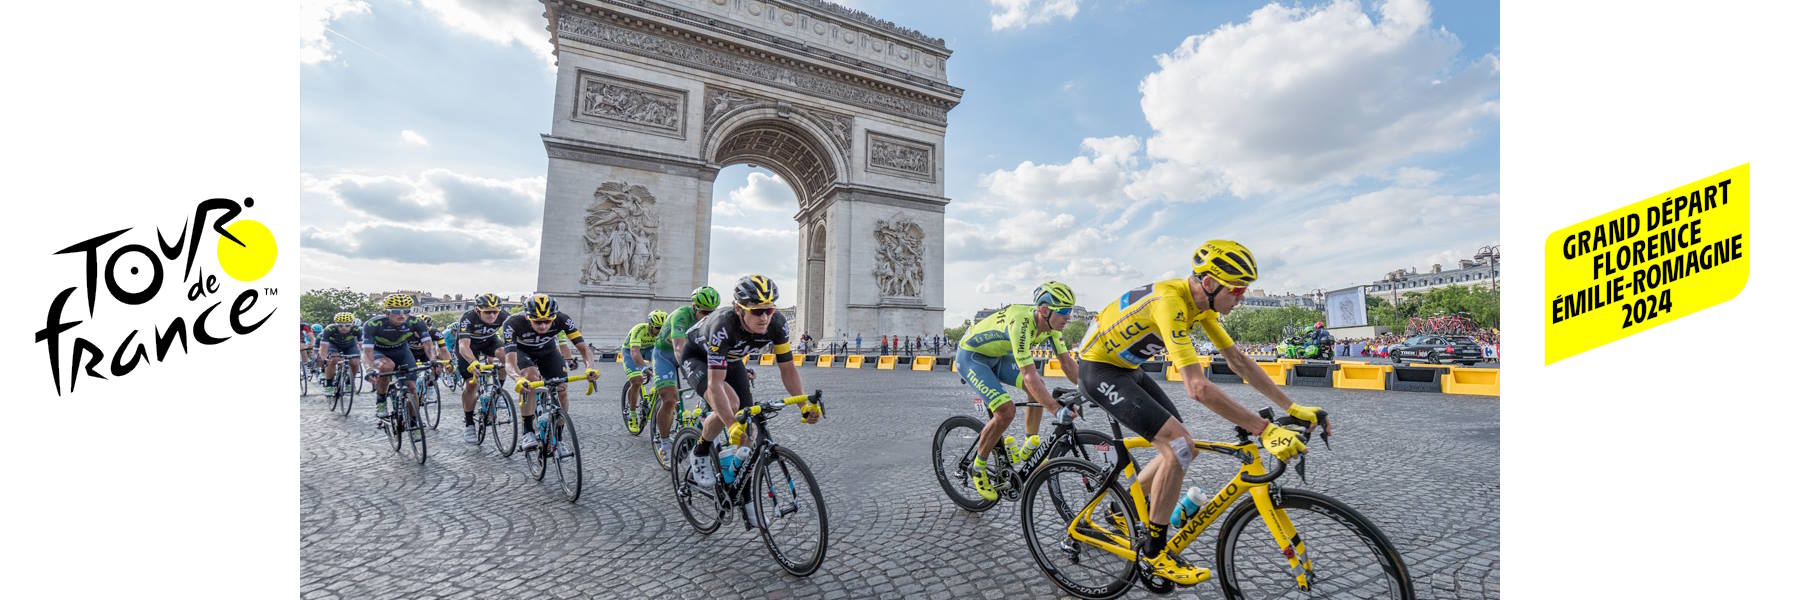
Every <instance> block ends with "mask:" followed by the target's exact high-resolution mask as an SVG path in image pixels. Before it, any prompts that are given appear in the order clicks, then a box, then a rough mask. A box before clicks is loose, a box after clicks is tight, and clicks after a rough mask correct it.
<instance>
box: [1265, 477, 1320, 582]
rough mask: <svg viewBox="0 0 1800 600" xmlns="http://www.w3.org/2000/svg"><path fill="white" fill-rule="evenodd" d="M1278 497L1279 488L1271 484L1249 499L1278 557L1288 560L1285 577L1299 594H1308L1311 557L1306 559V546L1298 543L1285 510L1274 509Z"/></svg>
mask: <svg viewBox="0 0 1800 600" xmlns="http://www.w3.org/2000/svg"><path fill="white" fill-rule="evenodd" d="M1280 497H1281V489H1280V488H1277V487H1275V486H1273V485H1270V486H1263V487H1259V488H1256V489H1253V490H1251V491H1250V499H1251V500H1252V501H1254V502H1256V512H1257V513H1258V514H1260V515H1262V519H1263V524H1265V525H1267V526H1268V527H1269V534H1270V535H1271V536H1274V538H1275V545H1277V546H1280V547H1281V555H1282V556H1283V557H1286V558H1287V561H1288V575H1290V576H1292V577H1293V578H1294V582H1295V583H1296V584H1298V585H1299V587H1300V590H1301V591H1310V590H1311V589H1312V580H1313V565H1312V558H1310V557H1308V556H1307V554H1306V543H1305V542H1302V541H1300V532H1298V531H1295V530H1294V522H1293V521H1291V520H1289V519H1288V515H1287V510H1286V509H1282V508H1277V507H1276V506H1275V500H1276V499H1278V498H1280Z"/></svg>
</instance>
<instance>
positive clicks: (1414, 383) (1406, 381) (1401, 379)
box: [1388, 365, 1445, 392]
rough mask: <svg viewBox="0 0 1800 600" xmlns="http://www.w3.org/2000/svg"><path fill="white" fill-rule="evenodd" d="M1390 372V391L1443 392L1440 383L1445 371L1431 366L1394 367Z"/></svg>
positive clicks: (1442, 386)
mask: <svg viewBox="0 0 1800 600" xmlns="http://www.w3.org/2000/svg"><path fill="white" fill-rule="evenodd" d="M1390 368H1391V369H1393V370H1392V371H1389V372H1388V389H1390V390H1393V391H1396V392H1443V391H1444V384H1443V383H1442V382H1441V381H1440V378H1441V377H1443V375H1444V371H1445V369H1438V368H1432V367H1429V366H1424V367H1420V366H1413V365H1406V366H1400V365H1394V366H1392V367H1390Z"/></svg>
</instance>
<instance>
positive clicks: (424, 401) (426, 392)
mask: <svg viewBox="0 0 1800 600" xmlns="http://www.w3.org/2000/svg"><path fill="white" fill-rule="evenodd" d="M437 379H438V380H440V381H442V380H443V378H442V377H438V378H437ZM438 387H439V386H436V385H428V386H425V387H424V388H423V389H421V390H419V392H420V393H419V416H420V419H421V422H422V423H424V425H425V426H426V427H430V428H431V430H432V431H437V428H438V421H439V420H442V419H443V418H444V397H443V396H442V395H441V394H440V393H439V392H438Z"/></svg>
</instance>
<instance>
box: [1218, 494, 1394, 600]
mask: <svg viewBox="0 0 1800 600" xmlns="http://www.w3.org/2000/svg"><path fill="white" fill-rule="evenodd" d="M1270 500H1271V501H1273V504H1274V508H1275V510H1276V511H1277V514H1278V515H1279V516H1281V517H1284V518H1285V520H1286V521H1288V522H1289V523H1291V524H1292V525H1291V527H1292V531H1291V532H1290V533H1288V534H1284V535H1282V536H1273V535H1271V534H1270V532H1269V530H1268V528H1267V525H1264V524H1265V523H1267V521H1265V520H1264V519H1263V518H1261V515H1260V514H1259V513H1258V512H1257V510H1256V503H1254V502H1240V503H1238V506H1237V508H1236V509H1235V510H1233V511H1231V515H1230V516H1228V517H1226V518H1225V521H1224V523H1223V524H1221V525H1220V526H1219V548H1218V555H1217V561H1218V565H1217V567H1218V568H1217V572H1218V575H1219V588H1220V589H1222V590H1224V592H1225V597H1226V598H1230V599H1233V600H1238V599H1243V598H1392V599H1395V600H1412V597H1413V588H1412V578H1411V576H1410V575H1408V574H1407V572H1406V564H1405V563H1404V562H1402V561H1401V560H1400V552H1399V551H1397V550H1395V549H1394V544H1393V542H1390V541H1388V539H1387V536H1386V535H1383V534H1382V533H1381V530H1380V529H1377V528H1376V527H1375V524H1374V523H1371V522H1369V519H1368V518H1366V517H1364V516H1362V514H1360V513H1358V512H1356V510H1355V509H1352V508H1350V507H1349V506H1347V505H1345V504H1344V503H1342V502H1339V501H1337V500H1335V499H1332V498H1331V497H1329V496H1326V495H1324V494H1319V493H1316V492H1309V491H1306V490H1295V489H1282V490H1280V493H1279V494H1277V495H1272V497H1271V498H1270ZM1281 520H1283V519H1282V518H1277V519H1276V521H1278V522H1279V521H1281ZM1280 537H1286V538H1288V540H1287V541H1285V542H1282V543H1277V539H1279V538H1280ZM1283 546H1291V548H1292V551H1293V557H1294V558H1293V559H1292V560H1291V561H1290V559H1288V558H1287V554H1286V550H1285V549H1284V548H1283Z"/></svg>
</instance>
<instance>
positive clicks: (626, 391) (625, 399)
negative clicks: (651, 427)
mask: <svg viewBox="0 0 1800 600" xmlns="http://www.w3.org/2000/svg"><path fill="white" fill-rule="evenodd" d="M637 412H638V410H637V401H636V400H635V399H633V398H632V394H631V379H630V378H629V377H628V378H626V379H625V385H623V386H620V387H619V420H620V421H623V422H624V423H625V432H626V433H629V434H631V435H634V436H636V435H640V434H642V433H644V419H643V417H642V416H641V415H635V413H637ZM633 416H637V417H638V418H637V426H636V427H633V426H632V424H631V421H632V417H633Z"/></svg>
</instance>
